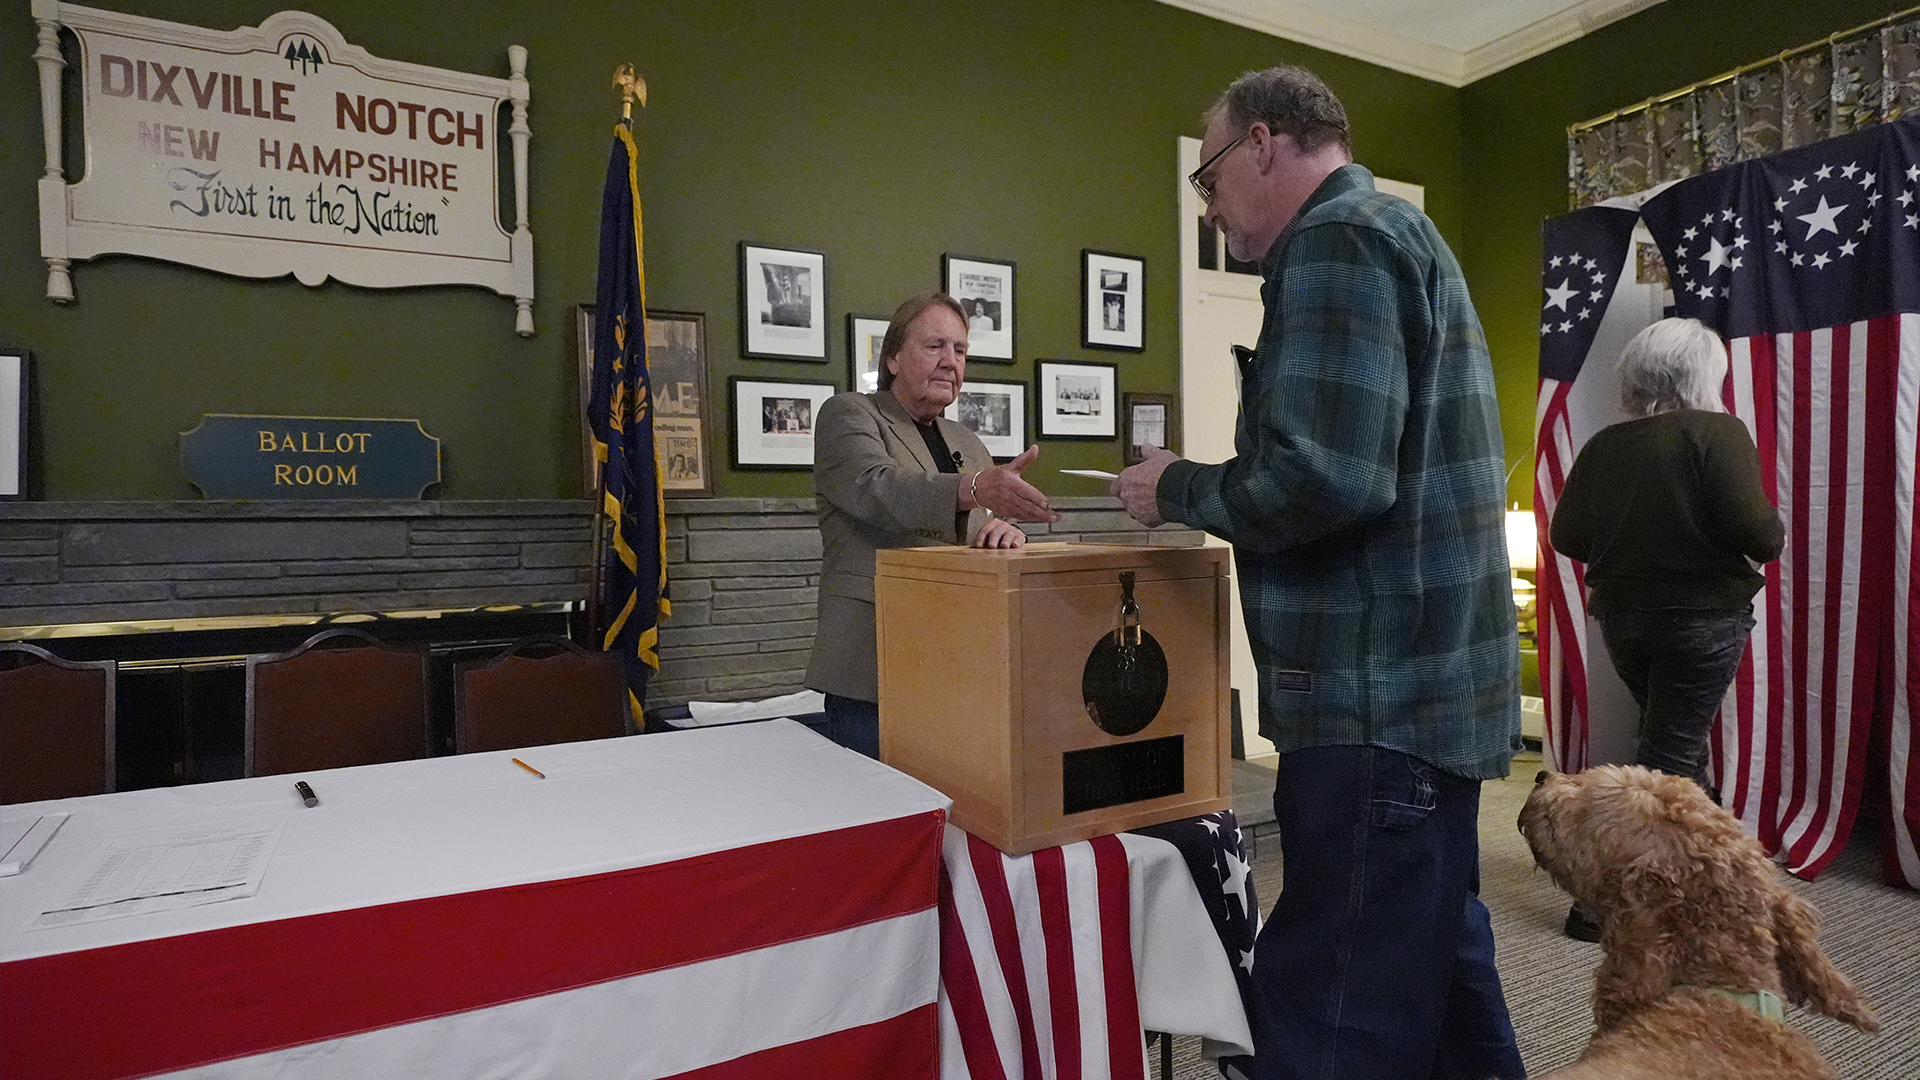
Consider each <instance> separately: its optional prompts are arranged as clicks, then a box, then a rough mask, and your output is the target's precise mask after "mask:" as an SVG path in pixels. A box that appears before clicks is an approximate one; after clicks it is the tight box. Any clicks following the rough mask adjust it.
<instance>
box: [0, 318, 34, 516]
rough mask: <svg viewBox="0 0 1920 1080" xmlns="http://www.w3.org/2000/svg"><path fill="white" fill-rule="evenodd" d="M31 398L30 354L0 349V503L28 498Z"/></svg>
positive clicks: (21, 350)
mask: <svg viewBox="0 0 1920 1080" xmlns="http://www.w3.org/2000/svg"><path fill="white" fill-rule="evenodd" d="M32 398H33V354H32V353H30V352H28V351H26V350H25V349H10V348H0V501H19V500H25V499H28V498H31V497H32V495H31V493H30V492H29V491H28V482H27V481H28V476H29V469H30V466H31V465H32V461H31V460H30V459H29V455H28V449H29V440H28V437H27V436H28V432H27V416H28V413H29V411H30V408H29V406H30V404H31V402H32Z"/></svg>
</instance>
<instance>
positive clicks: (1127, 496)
mask: <svg viewBox="0 0 1920 1080" xmlns="http://www.w3.org/2000/svg"><path fill="white" fill-rule="evenodd" d="M1179 460H1180V455H1179V454H1176V453H1174V452H1173V451H1171V450H1163V449H1161V448H1160V447H1158V446H1142V447H1141V448H1140V464H1138V465H1135V466H1132V467H1131V468H1129V469H1127V470H1126V471H1124V472H1122V473H1121V474H1120V475H1119V476H1117V477H1115V478H1114V481H1113V483H1112V484H1111V485H1109V487H1108V490H1109V491H1111V492H1112V493H1113V494H1114V496H1115V497H1116V498H1118V499H1119V500H1120V502H1121V504H1122V505H1124V506H1125V507H1126V508H1127V514H1128V516H1130V517H1132V518H1133V520H1135V521H1137V522H1139V523H1140V524H1142V525H1145V526H1147V527H1148V528H1152V527H1153V526H1155V525H1165V524H1166V523H1167V519H1166V518H1164V517H1161V516H1160V499H1159V495H1158V492H1159V489H1160V474H1161V473H1163V472H1166V471H1167V466H1168V465H1171V464H1173V463H1174V462H1176V461H1179Z"/></svg>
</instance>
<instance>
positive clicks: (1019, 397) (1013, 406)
mask: <svg viewBox="0 0 1920 1080" xmlns="http://www.w3.org/2000/svg"><path fill="white" fill-rule="evenodd" d="M942 415H944V416H945V417H946V418H947V419H949V420H951V421H953V422H954V423H956V424H959V425H960V426H962V427H964V428H966V429H967V430H968V431H971V432H973V433H974V434H975V435H977V436H979V437H980V442H981V443H982V444H984V445H985V446H986V448H987V453H989V454H992V455H993V458H994V460H995V461H1011V460H1012V459H1014V458H1017V457H1019V456H1020V452H1021V451H1023V450H1025V449H1026V448H1027V384H1026V383H1023V382H1014V381H1003V380H1000V379H968V380H967V381H966V382H964V383H961V384H960V394H959V396H958V397H956V398H954V399H953V404H951V405H949V406H947V408H946V411H945V413H943V414H942Z"/></svg>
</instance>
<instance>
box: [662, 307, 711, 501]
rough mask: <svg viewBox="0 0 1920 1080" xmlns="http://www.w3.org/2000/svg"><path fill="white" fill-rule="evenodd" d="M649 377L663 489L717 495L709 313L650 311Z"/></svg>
mask: <svg viewBox="0 0 1920 1080" xmlns="http://www.w3.org/2000/svg"><path fill="white" fill-rule="evenodd" d="M647 381H648V385H649V386H651V387H652V388H653V452H654V455H655V456H656V457H658V458H659V459H660V490H662V491H664V492H666V493H667V494H668V495H669V496H672V495H711V494H713V468H712V463H711V461H710V460H709V458H708V455H707V432H709V431H711V430H712V429H713V425H712V424H711V423H709V422H708V419H707V417H708V414H707V317H706V316H705V315H702V314H700V313H699V312H694V311H649V312H647Z"/></svg>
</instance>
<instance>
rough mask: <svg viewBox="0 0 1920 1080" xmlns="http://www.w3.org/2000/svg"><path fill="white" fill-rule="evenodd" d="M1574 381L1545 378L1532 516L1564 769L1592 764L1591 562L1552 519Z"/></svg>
mask: <svg viewBox="0 0 1920 1080" xmlns="http://www.w3.org/2000/svg"><path fill="white" fill-rule="evenodd" d="M1572 389H1573V384H1572V383H1570V382H1560V381H1558V380H1555V379H1541V380H1540V389H1539V392H1538V396H1537V398H1536V399H1535V400H1536V401H1537V402H1538V406H1537V408H1536V411H1535V414H1534V473H1533V520H1534V528H1535V529H1536V531H1537V532H1538V534H1539V545H1540V560H1539V570H1538V582H1537V584H1536V587H1535V592H1534V597H1535V600H1534V605H1535V610H1536V611H1538V613H1539V615H1538V618H1537V619H1536V626H1537V630H1536V641H1537V645H1538V650H1539V658H1540V692H1541V697H1542V698H1543V700H1544V702H1545V708H1546V725H1545V732H1544V739H1543V741H1544V743H1545V746H1544V748H1543V749H1544V750H1545V754H1546V759H1547V762H1548V764H1550V765H1551V766H1552V767H1553V768H1554V770H1555V771H1557V772H1579V771H1580V770H1581V769H1584V768H1586V767H1587V587H1586V567H1584V566H1583V565H1581V564H1580V563H1577V562H1574V561H1573V560H1572V559H1569V558H1567V557H1566V556H1564V555H1562V554H1560V553H1559V552H1557V551H1555V550H1553V544H1552V542H1551V541H1550V540H1549V539H1548V523H1549V522H1550V521H1552V520H1553V512H1554V509H1555V508H1556V507H1557V506H1558V505H1559V502H1560V492H1561V490H1562V489H1563V488H1564V487H1565V486H1566V482H1567V471H1568V470H1569V469H1571V468H1573V459H1574V455H1575V454H1576V453H1577V448H1576V447H1575V446H1574V445H1573V431H1572V427H1571V425H1570V424H1569V422H1568V419H1567V395H1568V393H1569V392H1570V391H1571V390H1572Z"/></svg>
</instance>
